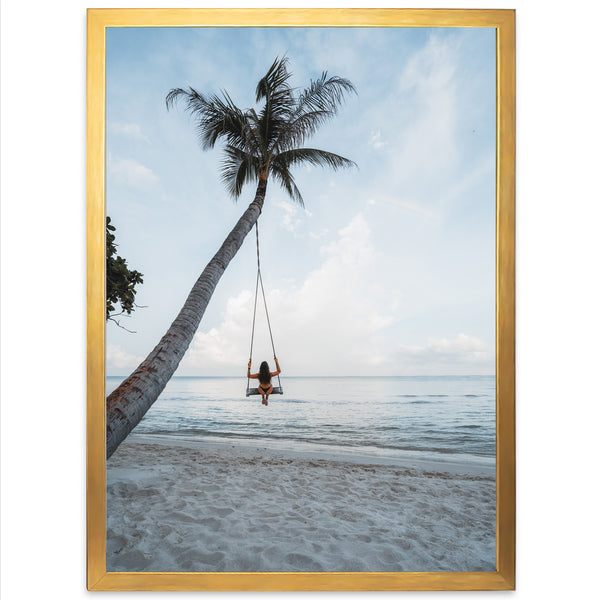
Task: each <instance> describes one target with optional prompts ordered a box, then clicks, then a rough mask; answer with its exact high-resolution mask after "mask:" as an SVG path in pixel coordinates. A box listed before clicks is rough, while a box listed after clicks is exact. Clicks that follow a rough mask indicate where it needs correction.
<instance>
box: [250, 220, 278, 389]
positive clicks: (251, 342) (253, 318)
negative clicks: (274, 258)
mask: <svg viewBox="0 0 600 600" xmlns="http://www.w3.org/2000/svg"><path fill="white" fill-rule="evenodd" d="M256 265H257V269H256V289H255V291H254V313H253V315H252V336H251V338H250V359H249V362H252V348H253V346H254V326H255V325H256V304H257V300H258V284H259V283H260V289H261V292H262V297H263V303H264V305H265V315H266V316H267V325H268V327H269V337H270V338H271V347H272V348H273V358H276V357H277V354H276V353H275V343H274V342H273V332H272V331H271V321H270V319H269V310H268V309H267V297H266V295H265V288H264V286H263V280H262V274H261V272H260V246H259V243H258V220H257V221H256ZM277 382H278V384H279V387H280V388H281V379H280V377H279V375H277ZM246 388H248V389H249V388H250V378H249V377H248V383H247V386H246Z"/></svg>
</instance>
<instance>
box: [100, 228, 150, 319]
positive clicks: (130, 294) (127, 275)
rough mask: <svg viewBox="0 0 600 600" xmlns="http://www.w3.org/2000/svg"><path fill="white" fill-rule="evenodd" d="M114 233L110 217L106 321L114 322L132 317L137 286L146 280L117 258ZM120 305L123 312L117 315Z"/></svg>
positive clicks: (107, 254)
mask: <svg viewBox="0 0 600 600" xmlns="http://www.w3.org/2000/svg"><path fill="white" fill-rule="evenodd" d="M113 231H116V229H115V227H114V225H111V224H110V217H106V319H107V320H109V319H110V320H113V321H114V320H115V319H114V317H115V316H118V315H122V314H126V315H130V314H131V313H132V312H133V311H134V310H135V307H136V306H137V305H136V304H135V294H136V289H135V286H136V285H137V284H139V283H144V280H143V279H142V277H143V273H140V272H139V271H135V270H129V268H128V267H127V261H126V260H125V259H124V258H123V257H121V256H117V245H116V244H115V235H114V233H112V232H113ZM119 304H120V305H121V312H120V313H115V311H116V310H117V309H116V308H115V306H116V305H119ZM115 322H116V323H117V325H119V323H118V322H117V321H115Z"/></svg>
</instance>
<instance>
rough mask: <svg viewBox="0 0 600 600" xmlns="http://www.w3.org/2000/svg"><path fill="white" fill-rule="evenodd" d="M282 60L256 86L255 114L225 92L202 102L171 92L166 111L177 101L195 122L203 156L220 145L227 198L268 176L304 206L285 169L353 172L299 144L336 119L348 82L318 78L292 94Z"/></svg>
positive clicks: (334, 157)
mask: <svg viewBox="0 0 600 600" xmlns="http://www.w3.org/2000/svg"><path fill="white" fill-rule="evenodd" d="M287 64H288V59H287V57H283V58H278V59H276V60H275V62H274V63H273V64H272V65H271V67H270V69H269V71H268V72H267V74H266V75H265V76H264V77H263V78H262V79H261V80H260V81H259V82H258V85H257V86H256V102H261V101H264V104H263V106H262V108H261V109H260V111H259V112H257V111H256V110H255V109H253V108H251V109H248V110H245V111H242V110H241V109H239V108H238V107H237V106H236V105H235V104H234V103H233V101H232V100H231V98H230V96H229V94H228V93H227V92H222V93H221V94H222V95H221V96H218V95H216V94H213V95H210V96H207V95H204V94H201V93H199V92H197V91H196V90H195V89H193V88H191V87H190V88H189V89H187V90H184V89H182V88H175V89H172V90H171V91H170V92H169V94H168V95H167V99H166V102H167V107H168V108H169V107H171V106H172V105H173V104H174V103H175V102H176V101H177V100H180V99H181V100H183V101H184V102H185V107H186V109H187V110H188V111H189V112H190V113H191V115H192V116H193V117H194V118H195V119H196V121H197V132H198V136H199V138H200V141H201V144H202V147H203V149H204V150H208V149H210V148H213V147H214V146H215V143H216V142H217V140H219V139H222V140H223V141H224V142H225V148H224V150H225V159H224V161H223V166H222V170H221V177H222V180H223V182H224V183H225V185H226V187H227V190H228V192H229V194H230V195H231V196H232V197H233V198H235V199H237V198H238V197H239V196H240V194H241V192H242V188H243V186H244V184H245V183H249V182H252V181H257V180H260V179H265V180H266V179H267V178H268V177H269V175H272V176H273V178H274V179H275V180H276V181H278V182H279V184H280V185H281V186H282V187H283V188H284V189H285V191H286V192H287V193H288V194H289V196H290V198H292V200H294V201H295V202H298V203H299V204H300V205H302V206H304V201H303V199H302V195H301V194H300V190H299V189H298V187H297V186H296V183H295V181H294V178H293V176H292V173H291V169H292V167H293V166H294V165H297V164H301V163H308V164H312V165H318V166H327V167H330V168H332V169H334V170H335V169H339V168H342V167H350V166H355V163H354V162H353V161H351V160H349V159H347V158H344V157H343V156H339V155H338V154H334V153H332V152H326V151H325V150H318V149H316V148H304V147H302V145H303V144H304V142H305V140H306V139H308V138H309V137H310V136H311V135H313V134H314V133H315V132H316V131H317V129H318V128H319V127H320V126H321V125H322V124H323V123H324V122H326V121H327V120H328V119H330V118H332V117H333V116H335V115H336V114H337V111H338V109H339V107H340V106H341V104H342V102H343V100H344V96H345V94H346V93H349V92H354V93H356V90H355V89H354V86H353V85H352V83H350V81H348V80H347V79H344V78H342V77H337V76H333V77H328V75H327V72H323V73H322V75H321V77H319V78H318V79H317V80H314V81H311V84H310V85H309V86H308V87H307V88H306V89H304V90H302V91H300V92H297V91H296V90H294V89H293V88H292V87H291V86H290V84H289V79H290V77H291V73H290V72H289V71H288V69H287Z"/></svg>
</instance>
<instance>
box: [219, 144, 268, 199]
mask: <svg viewBox="0 0 600 600" xmlns="http://www.w3.org/2000/svg"><path fill="white" fill-rule="evenodd" d="M259 168H260V162H259V160H258V159H257V158H256V157H254V156H252V155H250V154H247V153H246V152H243V151H242V150H239V149H238V148H234V147H233V146H226V147H225V158H224V159H223V164H222V166H221V181H222V182H223V183H224V184H225V187H226V188H227V192H228V193H229V195H230V196H231V197H232V198H234V199H236V200H237V199H238V198H239V196H240V194H241V193H242V188H243V187H244V184H246V183H249V182H251V181H256V180H257V179H258V171H259Z"/></svg>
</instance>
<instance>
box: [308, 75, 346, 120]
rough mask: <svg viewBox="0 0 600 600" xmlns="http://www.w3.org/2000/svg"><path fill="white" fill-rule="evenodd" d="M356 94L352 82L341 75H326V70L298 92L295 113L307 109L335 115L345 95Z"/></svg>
mask: <svg viewBox="0 0 600 600" xmlns="http://www.w3.org/2000/svg"><path fill="white" fill-rule="evenodd" d="M352 92H353V93H354V94H357V91H356V89H355V87H354V86H353V85H352V83H351V82H350V81H349V80H348V79H345V78H343V77H337V76H333V77H329V78H328V77H327V71H324V72H323V73H322V74H321V77H319V79H315V80H312V81H311V82H310V85H309V86H308V87H307V88H306V89H305V90H304V91H303V92H302V93H300V94H299V96H298V99H297V103H296V104H297V114H303V113H304V112H307V111H326V112H328V113H330V115H331V116H333V115H335V114H336V113H337V111H338V109H339V107H340V106H341V105H342V103H343V101H344V98H345V95H346V94H349V93H352Z"/></svg>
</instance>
